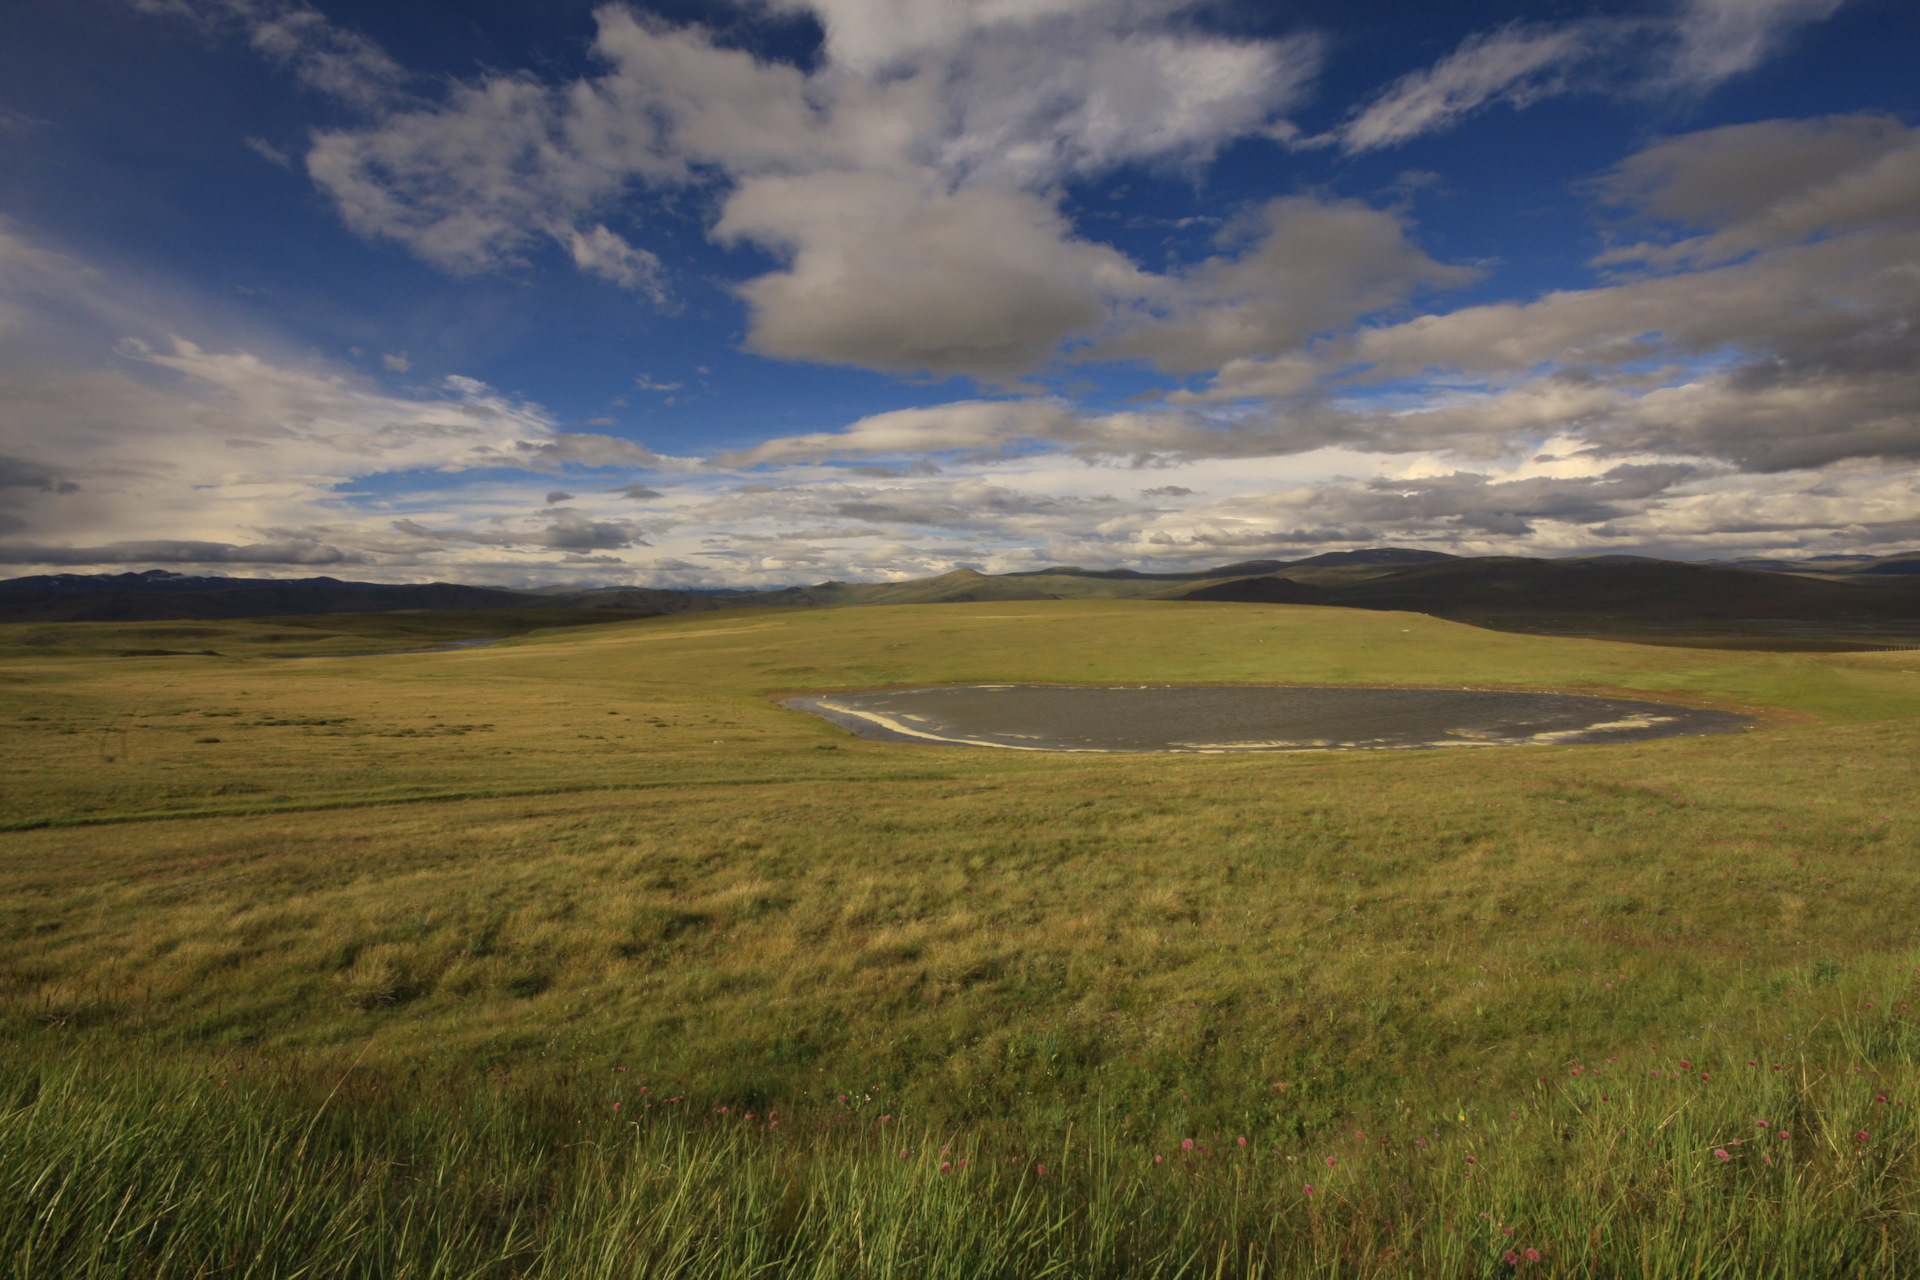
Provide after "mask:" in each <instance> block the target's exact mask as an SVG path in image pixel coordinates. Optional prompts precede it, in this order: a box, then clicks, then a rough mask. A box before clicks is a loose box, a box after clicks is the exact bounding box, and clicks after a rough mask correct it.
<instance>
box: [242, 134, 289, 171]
mask: <svg viewBox="0 0 1920 1280" xmlns="http://www.w3.org/2000/svg"><path fill="white" fill-rule="evenodd" d="M245 145H246V148H247V150H249V151H251V152H253V154H255V155H257V156H259V157H260V158H261V159H262V160H265V161H266V162H267V163H268V164H276V165H279V166H280V167H281V168H282V169H291V168H293V158H292V157H291V156H289V155H288V154H287V153H286V152H284V151H282V150H280V148H278V147H276V146H274V145H273V144H272V143H271V142H268V141H267V140H266V139H265V138H248V139H246V143H245Z"/></svg>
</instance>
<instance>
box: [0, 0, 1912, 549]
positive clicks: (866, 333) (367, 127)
mask: <svg viewBox="0 0 1920 1280" xmlns="http://www.w3.org/2000/svg"><path fill="white" fill-rule="evenodd" d="M0 21H3V22H4V27H5V29H6V30H7V31H8V35H9V38H8V40H7V41H6V42H5V45H4V47H0V173H4V175H5V180H4V181H3V182H0V562H4V563H5V564H6V565H7V566H10V567H12V569H13V571H15V572H18V573H29V572H41V571H49V570H72V571H83V572H84V571H102V570H119V569H124V568H134V569H142V568H150V567H165V568H171V569H176V570H180V571H184V572H219V573H239V574H243V575H257V576H288V575H294V576H304V575H309V574H312V573H316V572H327V573H332V574H335V575H336V576H341V577H351V578H361V579H369V580H392V581H404V580H428V579H447V580H461V581H471V582H494V583H502V584H511V585H531V584H540V583H558V582H591V583H608V584H613V583H636V584H645V585H703V586H724V585H736V586H750V585H775V584H787V583H795V582H808V581H819V580H822V579H825V578H842V579H860V580H877V579H885V578H900V577H914V576H921V575H924V574H928V573H937V572H942V571H945V570H947V569H951V568H954V567H957V566H960V565H971V566H975V567H980V568H984V569H987V570H989V571H1008V570H1017V569H1026V568H1034V567H1039V566H1041V565H1045V564H1058V563H1073V564H1082V565H1087V566H1089V567H1094V566H1099V567H1111V566H1123V565H1124V566H1133V567H1139V568H1158V569H1173V568H1198V567H1203V566H1205V565H1209V564H1215V563H1223V562H1227V561H1233V560H1241V559H1247V558H1251V557H1255V556H1258V557H1263V558H1288V557H1292V556H1299V555H1309V554H1313V553H1316V552H1319V551H1326V550H1337V549H1342V548H1348V547H1356V546H1368V545H1382V544H1388V543H1391V544H1397V545H1406V546H1421V547H1430V548H1433V549H1438V550H1446V551H1452V552H1456V553H1460V554H1488V553H1502V554H1527V555H1545V556H1561V555H1577V554H1588V553H1596V552H1641V553H1649V554H1659V555H1670V556H1675V557H1680V558H1720V557H1728V556H1737V555H1746V554H1767V555H1782V554H1784V555H1811V554H1822V553H1830V552H1836V551H1869V552H1881V553H1884V552H1890V551H1898V550H1906V549H1911V548H1914V547H1917V546H1920V491H1917V489H1916V485H1915V481H1914V477H1913V460H1914V458H1915V456H1916V454H1920V360H1917V359H1916V356H1920V326H1916V323H1915V322H1916V319H1920V316H1917V315H1916V313H1917V312H1920V271H1917V270H1916V263H1920V131H1916V129H1915V127H1914V126H1915V124H1916V122H1917V118H1916V108H1917V107H1920V102H1916V99H1917V98H1920V77H1916V76H1914V74H1913V71H1912V68H1913V67H1914V65H1915V62H1916V54H1920V10H1916V9H1915V7H1914V6H1912V5H1911V4H1907V3H1901V2H1898V0H1660V2H1658V3H1655V2H1652V0H1649V2H1646V3H1633V4H1573V3H1556V4H1518V3H1509V4H1493V3H1482V4H1460V5H1434V4H1430V3H1407V4H1368V5H1355V4H1351V3H1348V4H1333V3H1320V2H1318V0H1316V2H1314V3H1301V4H1283V3H1258V4H1234V3H1215V4H1198V5H1195V4H1180V3H1173V2H1171V0H751V2H747V3H740V4H720V3H684V2H682V3H670V4H669V3H662V4H656V5H643V4H620V3H612V4H607V3H571V2H563V3H539V4H536V3H531V2H521V3H508V2H507V0H492V2H489V3H462V4H451V3H445V4H429V3H411V4H393V3H386V4H371V3H345V2H339V3H330V2H327V0H321V2H320V3H317V4H309V3H304V2H300V0H71V2H70V3H65V4H61V5H46V4H39V3H21V2H19V0H15V2H13V3H6V4H3V5H0Z"/></svg>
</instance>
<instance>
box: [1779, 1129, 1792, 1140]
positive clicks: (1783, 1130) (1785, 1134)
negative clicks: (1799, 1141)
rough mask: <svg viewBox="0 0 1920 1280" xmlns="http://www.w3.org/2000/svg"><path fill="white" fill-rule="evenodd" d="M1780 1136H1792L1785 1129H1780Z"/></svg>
mask: <svg viewBox="0 0 1920 1280" xmlns="http://www.w3.org/2000/svg"><path fill="white" fill-rule="evenodd" d="M1780 1136H1781V1137H1782V1138H1784V1139H1791V1138H1792V1137H1793V1135H1792V1134H1790V1133H1788V1132H1787V1131H1786V1130H1785V1129H1782V1130H1780Z"/></svg>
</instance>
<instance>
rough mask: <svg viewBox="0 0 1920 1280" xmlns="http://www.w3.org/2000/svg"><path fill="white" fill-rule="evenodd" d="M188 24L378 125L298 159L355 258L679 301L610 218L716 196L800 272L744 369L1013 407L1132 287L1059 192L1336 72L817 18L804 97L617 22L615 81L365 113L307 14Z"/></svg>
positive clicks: (1158, 155) (734, 61) (1135, 13)
mask: <svg viewBox="0 0 1920 1280" xmlns="http://www.w3.org/2000/svg"><path fill="white" fill-rule="evenodd" d="M155 2H156V3H159V2H161V0H155ZM166 2H168V3H174V2H175V0H166ZM176 7H179V8H183V9H188V10H191V11H196V12H200V11H204V12H213V11H217V12H219V13H220V14H222V15H224V16H225V17H227V18H228V19H229V20H231V21H233V22H236V23H240V24H241V25H243V26H245V27H246V28H247V29H248V30H249V31H250V32H251V38H252V39H253V40H254V42H255V44H256V45H257V46H259V47H260V48H262V49H263V50H266V51H268V52H270V53H272V54H273V55H274V56H276V57H279V58H281V59H282V60H284V61H288V62H290V63H291V64H292V65H295V66H296V67H298V68H301V69H302V70H301V74H302V76H303V78H306V79H307V80H308V81H309V82H310V83H313V84H315V85H316V87H324V86H332V87H331V88H329V89H328V91H329V92H333V93H334V94H335V96H337V97H340V98H341V99H342V100H343V101H346V100H351V101H353V102H355V103H358V104H360V105H363V106H367V107H368V108H369V110H370V115H371V117H372V120H371V123H369V124H367V125H365V126H360V127H354V128H334V129H329V130H323V131H321V132H319V133H318V134H316V136H315V137H314V140H313V144H312V147H311V148H310V150H309V151H308V154H307V156H306V168H307V172H308V173H309V175H310V176H311V177H312V179H313V180H314V182H315V183H316V184H317V185H318V186H319V187H320V188H321V189H322V190H323V191H325V192H326V193H327V195H328V196H329V197H330V198H331V199H332V200H333V202H334V204H335V206H336V208H337V209H338V210H339V212H340V215H341V217H342V218H343V219H344V220H345V221H346V222H347V224H348V225H349V226H350V227H352V228H353V229H354V230H356V231H357V232H359V233H360V234H362V235H364V236H368V237H374V238H384V239H389V240H394V241H397V242H399V243H401V244H404V245H405V246H407V247H408V248H409V249H410V250H411V251H412V252H414V253H415V254H417V255H419V256H420V257H422V258H424V259H426V260H427V261H429V262H432V263H434V264H436V265H437V266H440V267H442V268H444V269H446V270H448V271H451V272H455V273H471V272H480V271H491V270H498V269H501V268H504V267H513V266H518V265H521V264H524V263H526V262H527V261H528V260H529V257H528V255H529V254H531V253H532V252H534V251H535V250H536V249H537V248H538V247H539V246H541V245H542V244H551V245H554V246H557V247H558V248H559V249H560V250H561V251H563V252H564V253H565V254H566V255H567V256H568V257H569V258H570V259H571V260H572V261H573V263H574V265H575V266H576V267H577V268H578V269H580V270H582V271H585V272H588V273H591V274H596V275H599V276H602V277H603V278H606V279H608V280H611V281H613V282H614V283H616V284H618V285H620V286H622V287H624V288H627V289H630V290H633V291H634V292H636V293H639V294H642V295H643V296H647V297H649V298H651V299H653V300H654V301H656V302H664V301H665V300H666V298H667V296H668V293H669V289H668V284H667V281H666V277H665V272H664V270H663V267H662V264H661V262H660V260H659V258H658V257H657V256H656V255H655V254H654V253H653V252H652V251H651V250H649V249H647V248H644V247H642V246H640V245H636V244H634V243H631V242H630V241H629V240H628V239H627V238H626V237H625V236H624V235H622V234H621V233H619V232H616V231H614V230H611V229H610V228H609V227H608V225H607V218H608V216H609V214H610V213H612V212H613V211H615V210H623V211H624V212H625V213H626V214H627V215H629V220H634V219H632V218H631V215H632V214H634V213H635V212H636V211H637V205H638V204H639V203H641V202H643V201H644V199H645V198H646V197H647V196H648V194H649V193H657V192H661V191H665V190H668V189H672V188H676V187H684V186H688V185H703V184H710V183H716V182H717V183H719V184H721V185H722V186H724V187H725V188H727V189H728V195H727V198H726V199H725V201H724V207H723V211H722V214H721V217H720V219H719V221H718V223H717V225H716V226H715V227H714V228H713V230H714V234H715V235H716V236H717V237H719V238H720V239H722V240H723V241H729V242H737V241H743V240H751V241H754V242H756V243H759V244H761V245H763V246H766V247H768V248H771V249H773V250H775V251H776V252H778V253H781V254H783V255H784V256H785V257H786V258H787V260H788V266H787V267H786V269H784V270H781V271H777V272H774V273H772V274H770V275H767V276H764V277H762V278H760V279H758V280H753V281H749V282H748V283H747V284H746V285H744V286H743V287H742V290H741V292H742V296H743V297H745V298H746V300H747V302H748V304H749V306H750V308H751V310H752V315H753V326H752V330H751V333H750V335H749V345H750V346H752V347H753V348H754V349H756V350H759V351H762V352H765V353H767V354H772V355H777V356H782V357H786V358H794V359H806V360H820V361H825V362H830V363H850V364H858V365H862V366H864V367H869V368H877V369H884V370H888V371H894V372H931V373H934V374H936V375H945V374H951V373H965V374H972V375H976V376H978V377H980V378H982V379H985V380H987V381H990V382H1001V383H1004V382H1006V381H1007V380H1008V379H1010V378H1012V377H1016V376H1018V375H1020V374H1023V373H1025V372H1028V371H1030V370H1031V369H1033V368H1035V367H1037V366H1038V365H1040V364H1042V363H1044V362H1045V360H1046V359H1047V358H1048V357H1049V356H1050V355H1051V354H1052V353H1053V352H1054V350H1055V349H1056V348H1057V347H1058V346H1059V344H1060V343H1061V342H1062V341H1064V340H1066V339H1068V338H1070V337H1073V336H1075V335H1080V334H1085V333H1089V332H1091V331H1093V330H1096V329H1098V328H1099V327H1100V326H1101V324H1102V322H1103V320H1104V319H1105V318H1106V315H1107V310H1108V306H1109V304H1110V302H1111V301H1112V300H1113V298H1114V296H1115V294H1116V292H1120V293H1125V292H1129V291H1131V292H1133V293H1138V292H1139V290H1140V287H1141V284H1142V282H1141V281H1140V280H1139V279H1138V276H1139V273H1138V272H1137V271H1136V270H1135V269H1134V268H1133V266H1132V265H1131V264H1130V263H1128V262H1127V261H1126V259H1125V258H1124V257H1123V256H1122V255H1121V254H1119V253H1117V252H1116V251H1114V250H1112V249H1110V248H1106V247H1104V246H1100V245H1096V244H1093V243H1090V242H1088V241H1086V240H1084V239H1081V238H1080V237H1077V236H1075V235H1074V234H1073V233H1072V231H1071V230H1070V229H1069V228H1068V226H1067V225H1066V222H1065V220H1064V219H1063V218H1061V217H1060V215H1059V213H1058V210H1057V201H1058V191H1057V187H1058V184H1059V183H1060V182H1061V181H1062V180H1063V179H1065V178H1068V177H1070V176H1074V175H1087V174H1093V173H1098V172H1100V171H1102V170H1105V169H1109V168H1111V167H1113V166H1115V165H1119V164H1123V163H1128V162H1133V161H1149V162H1155V163H1166V164H1180V163H1193V162H1197V161H1200V160H1204V159H1206V158H1207V157H1208V156H1210V155H1211V154H1212V153H1213V152H1214V151H1215V150H1216V149H1217V148H1218V147H1220V146H1221V145H1223V144H1224V143H1226V142H1228V141H1230V140H1232V139H1234V138H1237V137H1243V136H1247V135H1250V134H1258V133H1261V132H1264V131H1267V130H1269V129H1271V128H1272V127H1274V125H1275V121H1276V119H1277V115H1278V113H1279V112H1281V111H1282V110H1284V109H1285V108H1286V107H1287V106H1289V105H1291V104H1292V103H1294V102H1295V101H1297V100H1299V99H1300V97H1301V96H1302V94H1303V93H1304V91H1305V88H1306V86H1307V85H1308V84H1309V83H1310V81H1311V80H1312V78H1313V76H1314V74H1315V73H1316V71H1317V69H1318V66H1319V62H1320V59H1321V42H1320V41H1319V40H1318V38H1316V37H1312V36H1307V35H1302V36H1296V37H1291V38H1286V39H1280V40H1249V39H1231V38H1228V37H1224V36H1219V35H1212V34H1207V33H1204V32H1201V31H1198V30H1194V29H1191V28H1188V27H1186V26H1183V25H1180V24H1176V23H1175V22H1174V21H1173V14H1174V12H1175V11H1176V10H1177V9H1179V8H1180V7H1181V6H1179V5H1173V4H1151V3H1139V2H1134V0H1127V2H1114V0H1102V2H1098V3H1091V2H1089V3H1081V2H1074V3H1066V2H1062V3H1050V2H1049V3H1042V2H1034V3H1012V2H1010V0H993V2H991V3H980V4H968V3H956V4H946V3H940V4H929V3H924V0H917V2H915V3H885V4H865V3H834V2H832V0H822V3H821V4H819V5H817V6H814V7H815V9H816V11H817V13H818V16H819V17H820V19H821V21H822V22H823V24H824V27H825V29H826V32H827V41H826V46H825V49H824V57H823V58H822V60H821V61H820V63H819V64H818V66H816V67H815V68H813V69H812V70H807V71H803V70H802V69H800V68H796V67H793V66H789V65H786V64H781V63H774V62H769V61H766V60H762V59H759V58H756V57H754V56H753V55H752V54H750V53H747V52H744V51H742V50H738V49H730V48H725V47H722V46H720V45H718V44H716V43H715V41H714V39H713V37H712V36H711V34H710V33H709V32H707V31H706V30H704V29H702V28H700V27H698V26H677V27H676V26H671V25H669V24H667V23H665V22H663V21H661V20H659V19H656V18H653V17H648V16H643V15H640V14H637V13H635V12H634V11H632V10H630V9H628V8H625V7H623V6H620V5H613V4H609V5H604V6H602V7H601V8H599V9H598V10H596V11H595V19H596V22H597V24H598V34H597V36H596V39H595V42H594V45H593V52H594V54H595V55H596V57H597V58H598V59H599V61H600V63H601V66H602V67H603V68H604V69H603V70H602V71H601V72H600V73H598V74H594V75H589V76H585V77H581V78H579V79H576V80H573V81H570V82H566V83H549V82H546V81H543V80H541V79H539V78H537V77H534V76H531V75H525V74H506V73H493V74H486V75H482V76H480V77H477V78H473V79H470V80H465V81H460V82H456V83H454V84H452V85H450V86H449V87H448V88H447V89H446V91H445V92H444V93H443V94H441V95H439V96H438V97H431V98H430V97H424V96H421V95H412V96H408V95H406V94H403V93H401V91H400V90H401V87H402V82H401V80H400V79H398V78H397V76H396V74H395V73H392V72H390V71H389V70H387V69H384V68H382V67H380V66H376V65H374V64H373V63H371V62H369V63H367V65H366V66H365V68H364V71H365V85H364V88H363V89H360V90H356V89H352V88H350V87H349V86H350V82H351V81H352V74H351V73H350V72H349V71H348V70H347V68H348V67H350V66H352V65H359V64H356V63H353V61H352V59H350V58H346V57H345V52H344V51H345V50H346V45H345V44H342V41H344V40H346V36H345V34H344V33H343V32H341V31H340V29H338V28H335V27H332V26H331V25H329V24H327V23H326V22H325V20H324V19H322V18H320V17H319V15H318V14H317V13H315V12H314V11H312V10H311V9H308V8H305V7H304V6H299V5H293V4H286V3H278V2H276V3H272V4H269V3H268V0H177V4H176ZM790 7H792V6H790ZM349 43H350V42H349ZM355 47H358V46H355ZM330 50H331V51H333V52H328V51H330ZM336 53H337V54H339V57H335V54H336ZM330 58H331V59H333V61H331V62H329V61H327V59H330ZM323 63H325V65H327V66H329V67H336V70H337V74H336V73H335V72H326V73H324V74H323V72H322V70H321V67H322V64H323ZM323 82H324V86H323Z"/></svg>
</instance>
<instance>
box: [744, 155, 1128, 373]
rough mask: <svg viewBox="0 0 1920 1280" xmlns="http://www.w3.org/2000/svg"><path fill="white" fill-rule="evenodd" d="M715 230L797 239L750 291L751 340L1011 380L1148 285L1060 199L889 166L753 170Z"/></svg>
mask: <svg viewBox="0 0 1920 1280" xmlns="http://www.w3.org/2000/svg"><path fill="white" fill-rule="evenodd" d="M714 234H715V235H716V236H718V237H720V238H721V239H723V240H735V239H753V240H757V241H759V242H761V243H763V244H771V245H777V246H780V247H782V248H784V249H785V250H786V251H787V253H788V255H789V256H790V258H791V264H792V265H791V266H790V267H788V268H787V269H786V270H784V271H779V272H775V273H772V274H770V275H765V276H761V277H759V278H758V279H756V280H752V281H749V282H748V283H747V284H745V285H742V286H740V293H741V295H742V296H743V297H744V298H746V300H747V302H748V303H749V305H750V307H751V308H752V313H753V327H752V330H751V332H750V334H749V337H748V345H749V346H751V347H752V348H753V349H755V350H757V351H761V352H763V353H766V354H768V355H776V356H783V357H787V358H790V359H804V360H818V361H825V362H829V363H842V364H859V365H863V366H866V367H868V368H879V369H888V370H894V371H899V372H906V373H914V372H920V371H926V372H930V373H933V374H936V375H947V374H955V373H969V374H974V375H975V376H978V377H982V378H985V379H989V380H994V381H1002V382H1004V381H1007V380H1009V379H1012V378H1015V377H1017V376H1019V375H1020V374H1023V373H1026V372H1028V371H1029V370H1031V369H1033V368H1034V367H1035V366H1037V365H1039V364H1042V363H1044V362H1045V361H1046V360H1047V358H1048V357H1049V356H1050V355H1051V354H1052V353H1053V352H1054V350H1055V349H1056V348H1057V347H1058V346H1059V344H1060V343H1061V342H1062V341H1063V340H1065V339H1066V338H1069V337H1071V336H1073V335H1075V334H1078V333H1083V332H1086V331H1087V330H1090V329H1094V328H1097V327H1098V326H1099V325H1100V324H1101V323H1102V321H1103V320H1104V318H1105V315H1106V311H1107V302H1108V300H1109V299H1110V298H1112V297H1114V296H1117V295H1121V294H1124V293H1128V292H1136V291H1138V290H1139V289H1140V288H1141V287H1142V277H1141V276H1140V274H1139V272H1137V271H1136V270H1135V269H1134V267H1133V265H1132V264H1131V263H1129V262H1128V261H1127V259H1126V258H1125V257H1123V256H1122V255H1121V254H1119V253H1118V252H1116V251H1114V250H1112V249H1109V248H1107V247H1105V246H1104V245H1097V244H1093V243H1091V242H1088V241H1084V240H1079V239H1077V238H1075V237H1074V236H1073V235H1072V234H1071V232H1070V231H1069V230H1068V229H1067V227H1066V226H1065V223H1064V221H1063V220H1062V219H1061V218H1060V216H1059V214H1058V213H1057V212H1056V211H1055V210H1054V208H1053V206H1052V204H1051V203H1050V202H1048V201H1046V200H1043V199H1041V198H1039V197H1036V196H1032V195H1028V194H1025V193H1022V192H1015V191H1001V190H993V189H986V188H962V189H961V190H958V191H946V190H943V189H940V188H938V187H934V188H931V189H930V188H929V187H928V186H927V185H926V184H925V183H923V182H921V181H918V180H916V179H913V178H901V177H893V176H889V175H882V174H873V173H868V174H814V175H809V176H806V177H781V178H775V177H762V178H754V179H750V180H748V181H747V182H744V183H742V184H741V186H740V188H739V189H738V190H737V191H736V192H735V193H734V195H733V197H732V198H731V199H730V200H729V201H728V202H727V206H726V210H725V213H724V214H723V216H722V217H721V219H720V222H719V223H718V224H717V225H716V227H715V228H714Z"/></svg>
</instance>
